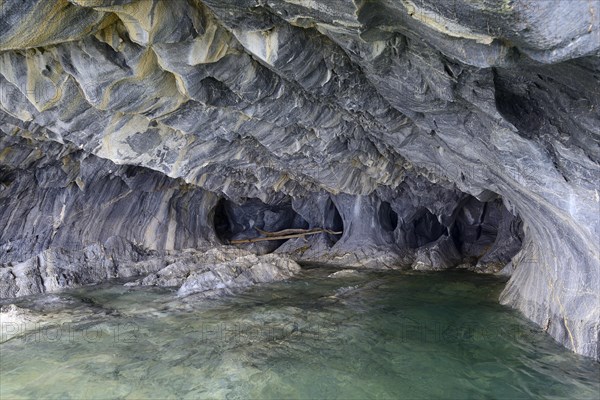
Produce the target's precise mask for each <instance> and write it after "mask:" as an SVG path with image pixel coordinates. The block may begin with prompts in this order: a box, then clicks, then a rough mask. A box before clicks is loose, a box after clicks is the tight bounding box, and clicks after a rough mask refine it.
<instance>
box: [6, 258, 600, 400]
mask: <svg viewBox="0 0 600 400" xmlns="http://www.w3.org/2000/svg"><path fill="white" fill-rule="evenodd" d="M331 272H332V270H328V269H323V268H313V269H305V270H304V271H303V272H302V273H301V274H300V276H298V277H297V278H295V279H293V280H292V281H288V282H283V283H277V284H269V285H264V286H261V287H255V288H253V289H251V290H249V291H246V292H244V293H242V294H238V295H234V296H230V297H226V298H220V299H213V300H206V299H200V298H194V297H188V298H185V299H178V298H177V297H176V293H175V292H174V291H171V290H165V289H152V288H126V287H123V286H121V285H118V284H112V285H104V286H100V287H93V288H89V287H88V288H82V289H78V290H73V291H70V292H68V293H64V294H61V295H58V296H57V295H52V296H45V297H44V296H41V297H37V298H32V299H27V300H25V301H24V302H23V303H22V304H21V305H22V306H26V305H27V306H29V307H32V308H35V309H38V310H40V311H41V312H45V313H46V314H47V315H48V317H51V318H56V324H55V325H54V326H52V327H50V328H43V329H42V328H38V329H33V330H31V331H28V332H25V331H24V333H22V334H21V335H17V336H15V337H13V338H12V339H10V340H8V341H5V342H4V343H3V344H1V345H0V398H1V399H3V400H4V399H12V398H36V399H38V398H55V399H69V398H72V399H82V398H126V399H140V398H160V399H163V398H188V399H201V398H211V399H212V398H227V399H250V398H253V399H281V398H310V399H315V398H339V399H370V398H373V399H401V398H406V399H439V398H447V399H467V398H476V399H502V398H504V399H520V398H569V399H598V398H599V397H600V394H599V393H600V392H599V391H600V384H599V379H600V364H598V363H595V362H593V361H591V360H589V359H585V358H582V357H579V356H577V355H575V354H572V353H570V352H568V351H566V350H564V349H563V348H562V347H560V346H559V345H558V344H556V343H555V342H554V341H553V340H552V339H551V338H550V337H549V336H547V335H545V334H544V333H542V332H540V331H539V330H538V329H537V328H535V327H534V326H533V325H531V324H530V323H528V322H527V321H525V320H524V319H523V318H522V317H520V316H519V314H518V313H516V312H513V311H511V310H509V309H507V308H506V307H503V306H500V305H499V304H497V301H496V299H497V297H498V294H499V293H500V291H501V290H502V286H503V283H502V282H501V281H498V280H497V279H495V278H491V277H485V276H476V275H471V274H467V273H436V274H414V273H413V274H406V273H400V272H386V273H382V272H370V273H364V274H362V275H360V276H358V277H352V278H344V279H338V278H335V279H334V278H328V277H327V275H328V274H329V273H331Z"/></svg>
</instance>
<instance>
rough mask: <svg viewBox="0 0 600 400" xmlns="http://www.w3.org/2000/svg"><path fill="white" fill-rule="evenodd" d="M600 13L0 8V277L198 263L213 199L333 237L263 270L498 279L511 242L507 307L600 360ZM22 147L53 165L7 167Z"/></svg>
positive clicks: (249, 0)
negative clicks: (45, 266)
mask: <svg viewBox="0 0 600 400" xmlns="http://www.w3.org/2000/svg"><path fill="white" fill-rule="evenodd" d="M599 15H600V4H599V3H598V1H596V0H594V1H588V0H569V1H567V0H557V1H553V2H544V1H537V2H529V1H525V0H512V1H487V0H486V1H481V2H473V1H467V0H456V1H448V2H446V1H443V2H439V1H434V0H419V1H412V0H402V1H388V0H375V1H354V2H353V1H346V0H336V1H329V2H312V1H290V0H288V1H285V0H260V1H255V0H235V1H234V0H203V1H200V0H173V1H169V2H166V1H159V0H143V1H142V0H69V1H67V0H29V1H25V2H23V1H21V0H5V1H3V2H2V4H1V10H0V16H1V18H0V113H1V115H2V117H1V118H2V124H1V125H0V127H1V130H2V132H3V136H2V143H1V145H2V147H1V148H0V154H2V156H1V159H2V160H3V161H2V172H1V179H2V191H1V192H0V194H1V196H2V199H3V200H2V201H4V202H5V203H4V204H7V206H6V207H4V208H3V210H2V211H1V213H2V219H1V221H2V226H0V229H1V230H2V232H3V233H2V236H1V240H0V241H1V243H2V246H3V247H2V249H3V250H2V251H3V254H2V255H0V259H2V260H3V262H9V261H10V260H14V261H17V258H22V257H25V256H26V255H31V254H33V253H35V252H36V251H40V250H42V249H44V248H47V247H48V246H59V245H60V246H67V247H69V246H71V247H73V246H75V247H77V246H79V243H87V242H88V241H100V242H101V241H103V240H105V239H106V237H107V235H109V233H108V231H109V230H110V231H114V232H112V233H118V234H119V235H123V236H124V237H127V239H128V240H131V241H132V242H136V243H141V244H143V245H145V246H149V247H150V248H153V249H158V250H160V249H168V248H180V247H188V246H191V247H194V246H198V244H199V242H203V243H204V242H206V243H210V242H211V241H213V240H215V239H216V236H215V231H214V223H213V222H211V217H210V213H211V212H213V211H214V207H215V206H216V204H217V201H218V199H219V198H225V199H226V200H227V201H231V202H233V203H235V204H239V205H242V204H244V203H245V202H246V201H247V199H259V200H260V201H261V202H262V203H263V204H265V205H271V206H273V205H277V204H283V203H286V204H291V205H292V208H293V209H294V210H295V212H296V213H297V214H298V215H300V216H301V217H302V218H303V220H304V221H306V223H308V225H309V226H311V227H315V226H323V225H331V226H333V225H336V226H338V227H343V232H344V233H343V235H342V236H341V237H333V235H329V236H327V235H321V236H318V237H311V238H310V239H309V240H308V241H306V242H303V241H300V240H291V241H288V242H286V243H283V245H282V246H281V247H279V248H278V249H277V251H281V252H290V253H291V254H296V255H297V256H298V257H299V258H303V257H304V258H307V259H315V258H319V257H321V258H323V257H325V258H330V259H337V260H338V261H339V262H342V263H347V262H350V260H351V259H354V261H357V260H360V259H361V258H362V259H367V258H369V257H371V258H372V259H373V260H375V264H384V265H395V264H398V263H400V264H406V263H409V264H410V265H413V266H414V267H416V268H422V267H424V266H425V267H428V268H429V267H433V268H445V267H449V266H456V265H457V264H459V263H464V262H465V261H468V262H469V263H471V264H473V263H474V264H475V265H476V266H478V267H476V268H479V269H481V270H497V269H498V268H500V267H502V266H503V265H504V264H505V263H507V261H508V260H509V259H510V258H511V257H512V255H513V254H514V252H515V251H518V249H519V247H520V242H521V239H523V246H522V248H521V250H520V251H519V253H518V254H517V255H516V256H515V257H514V258H512V261H511V262H510V263H508V266H507V267H506V268H504V270H503V271H504V273H509V272H511V271H514V272H513V273H512V277H511V279H510V281H509V283H508V285H507V288H506V290H505V291H504V293H503V295H502V298H501V301H502V302H503V303H505V304H508V305H510V306H512V307H515V308H517V309H519V310H521V311H522V312H523V313H524V314H525V315H526V316H527V317H529V318H530V319H531V320H533V321H534V322H536V323H538V324H539V325H541V326H543V327H544V328H545V329H547V330H548V332H549V333H550V334H551V335H552V336H553V337H555V338H556V339H557V340H558V341H560V342H561V343H563V344H564V345H565V346H567V347H569V348H571V349H573V350H574V351H576V352H579V353H582V354H585V355H588V356H592V357H596V358H600V356H599V346H598V341H599V337H598V336H599V334H598V332H599V328H600V322H599V320H600V307H598V304H599V303H600V298H599V296H600V295H599V294H598V293H599V292H600V290H599V288H600V261H599V258H600V251H599V244H598V237H599V234H600V220H599V218H600V212H599V207H600V188H599V185H598V182H599V178H600V165H599V162H600V130H599V127H600V113H599V112H598V109H599V107H600V83H599V82H600V57H599V53H600V17H599ZM15 136H20V137H24V138H26V140H29V141H30V143H29V144H27V145H29V146H31V145H32V144H31V141H32V140H33V142H35V143H38V142H39V143H42V144H40V145H39V146H42V147H44V149H46V148H48V151H50V152H51V153H52V152H53V153H52V154H56V156H53V157H50V159H52V161H45V160H44V158H43V157H41V158H40V157H39V156H26V159H24V160H23V161H19V160H17V159H11V158H10V157H8V156H7V154H10V151H11V150H9V151H8V152H7V150H5V149H12V148H14V146H15V145H14V144H15V143H21V142H18V141H17V139H16V138H15ZM16 141H17V142H16ZM19 146H25V145H22V144H19ZM33 146H38V145H37V144H35V145H33ZM50 148H52V150H50ZM19 152H20V151H19ZM28 154H29V153H28ZM32 154H33V153H32ZM63 154H64V155H63ZM67 154H68V157H67V160H66V161H65V162H66V165H67V166H66V167H64V166H63V167H61V166H60V165H59V163H58V160H62V159H63V158H64V157H65V156H66V155H67ZM27 157H29V158H27ZM6 160H8V161H6ZM69 160H73V161H69ZM108 160H110V161H108ZM61 162H62V161H61ZM76 165H77V167H76ZM77 168H79V169H80V170H84V171H86V170H87V171H89V172H87V173H84V174H83V175H82V178H79V179H80V180H85V179H87V181H86V182H85V185H81V184H78V182H77V177H78V176H79V175H78V173H76V172H75V170H77ZM86 168H87V169H86ZM106 168H108V169H109V170H111V172H107V171H106ZM61 171H62V172H61ZM127 171H130V172H129V173H131V174H133V175H132V176H131V177H128V176H127V174H128V172H127ZM14 174H17V175H18V179H16V182H17V183H12V184H9V183H7V182H15V179H14V178H11V177H12V176H14ZM137 174H141V175H143V176H145V177H147V178H144V179H140V180H139V181H138V182H137V183H131V182H132V181H135V176H137ZM84 177H85V179H84ZM111 177H113V178H112V179H111ZM117 177H118V178H117ZM148 181H151V182H154V183H153V184H149V183H148V185H149V186H152V188H153V189H149V188H144V185H145V184H146V182H148ZM19 182H23V185H24V186H22V187H21V189H17V188H16V186H19V185H20V183H19ZM27 182H29V183H27ZM69 182H70V183H69ZM73 182H74V183H75V184H72V183H73ZM67 183H69V184H67ZM153 185H155V186H153ZM25 186H27V187H25ZM158 188H160V189H158ZM130 190H131V191H132V193H129V194H127V196H126V197H125V199H127V200H122V203H123V204H122V205H119V206H118V207H117V206H114V207H113V206H111V205H107V206H106V207H105V208H102V211H99V212H97V213H93V216H91V217H90V218H91V219H90V223H88V224H86V222H85V221H84V220H83V219H82V218H77V215H78V214H77V207H83V205H86V204H88V205H89V204H91V203H95V204H96V205H97V206H98V207H104V204H105V203H109V202H110V199H111V198H113V196H119V195H120V194H123V195H124V194H125V193H128V191H130ZM16 193H20V195H21V197H20V199H23V203H25V204H27V206H26V205H22V204H20V203H19V204H16V205H15V204H14V203H9V201H8V200H6V199H9V198H13V197H14V196H15V195H16ZM71 199H72V200H71ZM253 201H256V200H253ZM282 202H283V203H282ZM500 202H502V203H503V204H504V206H505V207H506V209H507V210H508V211H505V210H503V208H502V207H499V204H500ZM9 204H10V205H9ZM71 204H73V205H77V207H75V206H73V207H75V208H71V207H72V206H71ZM29 205H31V206H33V209H32V210H31V212H30V211H29V209H28V208H27V207H28V206H29ZM63 205H65V208H64V211H65V212H64V213H62V212H61V210H63ZM117 210H118V211H117ZM126 210H127V211H126ZM169 210H170V211H169ZM265 211H269V210H268V209H266V210H265ZM11 214H14V215H17V214H18V215H19V216H20V218H18V219H11V218H10V215H11ZM126 214H128V215H127V216H126ZM29 215H31V216H29ZM61 215H62V216H61ZM516 215H518V217H519V218H518V219H517V218H514V217H513V216H516ZM44 216H51V217H50V218H48V219H47V220H44V219H43V217H44ZM125 217H127V218H125ZM155 217H156V218H158V221H156V220H155V219H154V218H155ZM117 220H120V221H129V222H128V223H125V222H119V223H116V225H115V221H117ZM167 221H169V222H168V223H167ZM173 221H175V222H173ZM436 221H437V223H436ZM519 221H522V223H521V222H519ZM263 222H264V221H263ZM161 223H162V224H165V223H166V224H167V226H170V228H168V229H167V230H166V232H165V230H164V229H158V226H160V224H161ZM65 224H66V225H65ZM521 224H522V225H521ZM54 225H57V226H58V227H57V228H56V229H55V228H54ZM117 225H118V226H117ZM394 225H395V226H394ZM65 226H68V227H69V229H68V230H67V229H64V227H65ZM30 232H31V233H30ZM63 232H67V233H63ZM68 232H70V233H68ZM34 233H35V234H34ZM238 233H239V232H238ZM440 233H441V236H438V235H439V234H440ZM36 235H37V238H36ZM435 236H438V237H437V238H435V239H434V237H435ZM34 238H35V239H34ZM15 241H19V244H18V246H16V245H15V246H13V247H12V248H14V249H15V250H11V252H12V254H13V255H9V254H10V253H9V254H6V251H7V249H8V247H7V246H12V245H7V243H9V242H10V243H14V242H15ZM407 249H412V250H407ZM482 252H484V253H483V254H482ZM15 254H16V255H15ZM348 254H350V256H348Z"/></svg>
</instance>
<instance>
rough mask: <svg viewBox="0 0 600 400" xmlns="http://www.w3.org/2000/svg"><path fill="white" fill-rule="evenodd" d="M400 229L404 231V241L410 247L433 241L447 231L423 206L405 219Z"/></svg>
mask: <svg viewBox="0 0 600 400" xmlns="http://www.w3.org/2000/svg"><path fill="white" fill-rule="evenodd" d="M402 230H403V231H404V232H406V241H407V245H408V247H410V248H417V247H421V246H424V245H426V244H428V243H431V242H434V241H435V240H437V239H438V238H440V237H441V236H442V235H443V234H445V233H446V232H447V229H446V227H445V226H444V225H442V224H441V223H440V222H439V221H438V218H437V217H436V216H435V215H434V214H432V213H431V211H429V210H428V209H427V208H425V207H422V208H420V209H419V210H418V211H417V212H416V213H415V214H413V216H412V218H411V219H410V220H408V221H405V222H404V223H403V225H402Z"/></svg>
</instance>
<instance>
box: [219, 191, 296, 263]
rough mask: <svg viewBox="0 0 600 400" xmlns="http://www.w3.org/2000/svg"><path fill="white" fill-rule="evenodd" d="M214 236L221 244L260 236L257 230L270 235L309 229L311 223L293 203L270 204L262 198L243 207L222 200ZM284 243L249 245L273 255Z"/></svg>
mask: <svg viewBox="0 0 600 400" xmlns="http://www.w3.org/2000/svg"><path fill="white" fill-rule="evenodd" d="M214 227H215V233H216V234H217V237H218V238H219V240H221V242H222V243H224V244H227V243H229V241H231V240H237V239H252V238H256V237H259V236H260V233H259V231H258V230H256V228H258V229H261V230H263V231H268V232H277V231H281V230H284V229H296V228H298V229H306V228H308V223H307V222H306V221H305V220H304V219H303V218H302V217H301V216H300V215H298V214H297V213H296V212H295V211H294V209H293V208H292V205H291V203H284V204H277V205H269V204H265V203H263V202H262V201H261V200H259V199H248V200H246V201H244V202H243V203H242V204H236V203H235V202H233V201H231V200H227V199H221V200H219V202H218V203H217V206H216V207H215V210H214ZM284 242H285V240H273V241H265V242H258V243H251V244H248V245H241V246H242V247H250V248H252V249H256V250H257V251H258V252H259V253H260V254H265V253H270V252H273V251H275V250H276V249H277V248H278V247H279V246H281V245H282V244H283V243H284Z"/></svg>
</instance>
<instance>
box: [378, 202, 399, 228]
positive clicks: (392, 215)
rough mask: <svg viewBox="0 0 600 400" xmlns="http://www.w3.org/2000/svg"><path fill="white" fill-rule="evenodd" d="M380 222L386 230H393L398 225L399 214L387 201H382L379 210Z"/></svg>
mask: <svg viewBox="0 0 600 400" xmlns="http://www.w3.org/2000/svg"><path fill="white" fill-rule="evenodd" d="M377 216H378V218H379V223H380V224H381V227H382V229H383V230H384V231H386V232H393V231H394V230H396V227H398V214H397V213H396V211H394V210H393V209H392V206H391V204H390V203H389V202H387V201H382V202H381V204H380V205H379V210H378V212H377Z"/></svg>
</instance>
